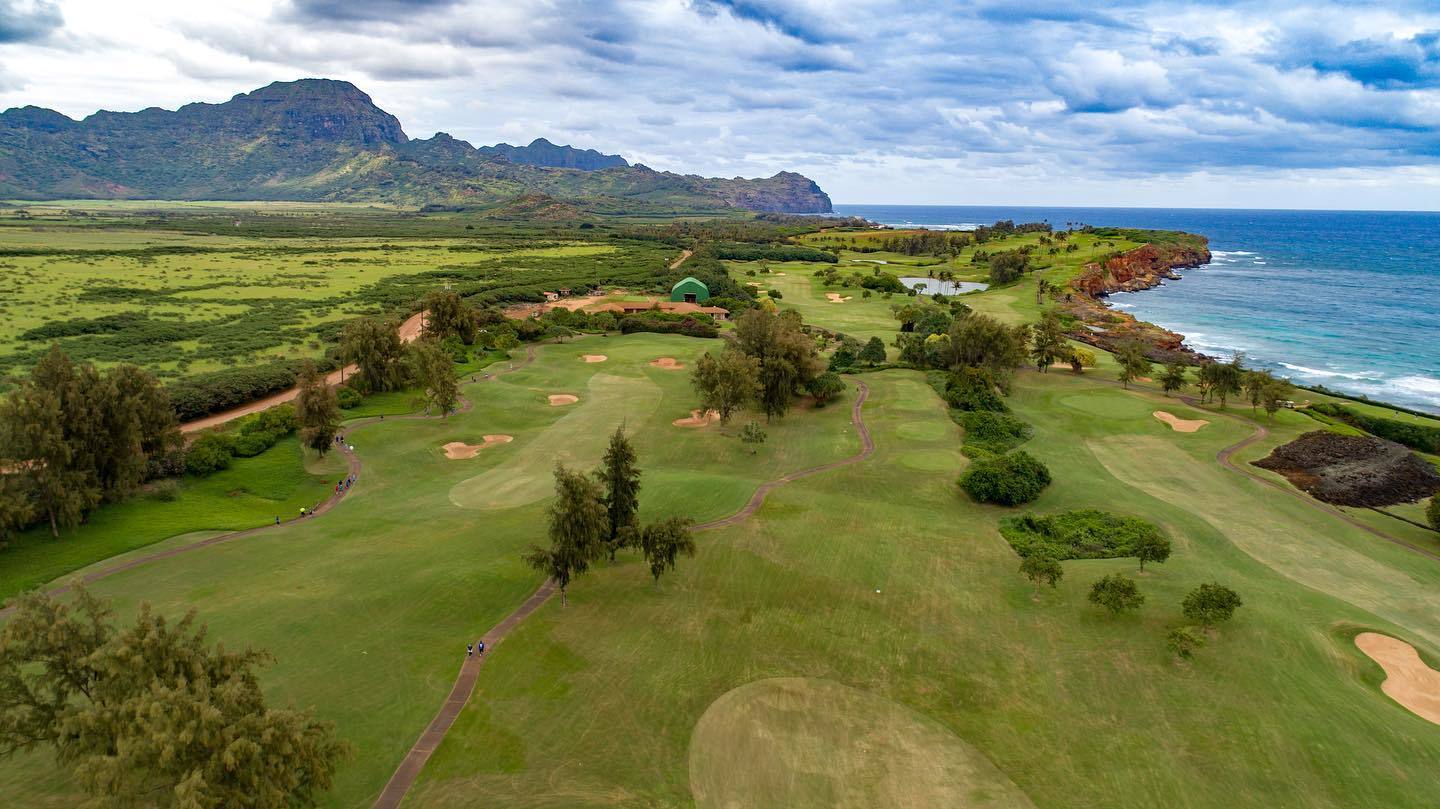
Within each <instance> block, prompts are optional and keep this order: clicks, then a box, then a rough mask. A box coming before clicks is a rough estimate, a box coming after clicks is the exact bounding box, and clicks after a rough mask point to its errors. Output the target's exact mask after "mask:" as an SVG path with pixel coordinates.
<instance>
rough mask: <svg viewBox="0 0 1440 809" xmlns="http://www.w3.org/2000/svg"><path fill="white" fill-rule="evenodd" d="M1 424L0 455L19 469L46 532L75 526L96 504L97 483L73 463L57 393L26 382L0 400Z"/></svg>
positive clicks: (97, 497)
mask: <svg viewBox="0 0 1440 809" xmlns="http://www.w3.org/2000/svg"><path fill="white" fill-rule="evenodd" d="M0 425H3V428H4V432H3V434H0V438H3V439H4V442H5V446H3V447H0V458H4V459H5V460H6V462H7V463H9V464H10V465H12V466H16V467H18V468H19V470H20V474H21V475H22V476H23V478H24V479H25V483H24V486H25V488H26V489H28V490H30V491H31V492H33V494H34V498H35V500H34V502H35V506H36V508H37V510H38V511H39V512H40V514H41V515H42V516H44V517H45V518H46V519H47V520H48V521H49V523H50V535H51V536H55V537H58V536H60V529H61V528H67V529H68V528H73V527H75V526H77V525H79V524H80V521H81V519H83V518H84V516H85V512H86V511H88V510H89V509H91V508H93V507H94V506H95V505H96V504H97V503H99V502H100V487H99V484H98V482H97V481H96V480H95V476H94V474H93V473H92V472H88V471H85V470H81V469H76V468H75V467H74V466H73V465H72V464H73V460H74V457H75V453H74V451H73V450H72V447H71V444H70V442H68V441H66V440H65V439H66V436H65V419H64V413H63V412H62V410H61V407H60V397H59V396H57V395H56V394H55V393H54V392H52V391H49V390H45V389H43V388H41V387H39V386H37V385H36V384H35V383H34V382H33V381H31V380H26V381H24V382H22V383H21V384H20V386H19V387H18V388H17V389H16V390H14V391H12V392H11V393H10V394H9V395H8V396H6V397H5V400H4V403H3V404H0Z"/></svg>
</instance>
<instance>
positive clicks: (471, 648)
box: [465, 643, 475, 657]
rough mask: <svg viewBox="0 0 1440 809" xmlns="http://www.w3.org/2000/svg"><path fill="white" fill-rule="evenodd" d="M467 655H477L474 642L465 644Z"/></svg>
mask: <svg viewBox="0 0 1440 809" xmlns="http://www.w3.org/2000/svg"><path fill="white" fill-rule="evenodd" d="M465 656H466V657H474V656H475V644H473V643H467V644H465Z"/></svg>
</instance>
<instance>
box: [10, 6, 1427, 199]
mask: <svg viewBox="0 0 1440 809" xmlns="http://www.w3.org/2000/svg"><path fill="white" fill-rule="evenodd" d="M305 76H326V77H330V78H341V79H348V80H350V81H352V82H354V83H355V84H357V85H359V86H360V87H361V88H362V89H364V90H366V91H367V92H369V93H370V95H371V96H372V97H373V98H374V99H375V101H376V102H377V103H378V104H380V106H382V107H384V108H385V109H387V110H389V111H390V112H393V113H395V114H396V115H397V116H399V118H400V120H401V121H402V123H403V124H404V126H405V129H406V132H407V133H409V134H410V135H411V136H412V137H427V136H429V135H431V134H432V133H434V132H436V131H446V132H449V133H451V134H452V135H454V136H456V137H458V138H462V139H465V140H469V141H471V142H472V143H475V144H477V145H478V144H482V143H494V142H498V141H502V140H503V141H509V142H512V143H515V142H528V141H529V140H530V139H532V138H534V137H538V136H544V137H548V138H550V139H551V140H553V141H555V142H559V143H565V142H569V143H573V144H575V145H579V146H586V147H594V148H597V149H600V150H602V151H606V152H619V153H621V154H624V155H625V156H626V157H627V158H630V159H631V160H634V161H639V162H643V163H645V164H647V165H650V166H652V167H654V168H658V169H667V170H673V171H683V172H692V173H699V174H707V175H721V176H736V175H743V176H756V175H765V174H770V173H773V172H774V171H777V170H779V169H793V170H796V171H801V172H804V173H805V174H807V175H809V176H811V177H813V178H815V179H816V180H817V181H819V182H820V184H821V185H822V187H824V188H825V189H826V190H827V191H829V192H830V194H831V196H832V197H834V199H835V200H836V201H837V202H886V203H907V202H909V203H935V204H942V203H956V204H965V203H974V204H1037V205H1044V204H1056V205H1090V204H1093V205H1162V206H1218V207H1320V208H1400V209H1425V210H1433V209H1436V208H1440V2H1433V1H1432V2H1408V1H1407V0H1394V1H1393V2H1385V3H1363V2H1360V3H1356V2H1346V3H1339V2H1320V1H1319V0H1286V1H1283V2H1282V1H1280V0H1256V1H1254V2H1210V3H1201V2H1190V3H1181V2H1143V1H1141V0H1135V1H1133V2H1123V1H1122V2H1113V3H1068V2H1054V1H1053V0H1050V1H1046V0H1011V2H990V0H985V1H983V2H973V3H960V2H957V3H934V4H927V3H920V2H889V0H874V1H871V0H850V1H849V2H843V3H842V2H820V0H634V1H633V2H630V1H627V0H590V1H589V2H580V1H579V0H545V1H544V2H525V1H524V0H512V1H511V2H489V1H488V0H487V2H478V1H477V0H370V1H369V2H365V1H364V0H271V1H270V2H267V1H266V0H258V1H257V0H251V1H250V2H237V1H235V0H206V2H203V3H196V2H194V1H193V0H189V1H188V2H136V1H135V0H131V1H130V2H124V3H117V2H114V0H104V1H102V0H0V106H5V107H8V106H16V105H22V104H39V105H42V106H49V107H53V108H55V109H59V110H61V111H62V112H65V113H67V114H69V115H72V116H76V117H82V116H84V115H87V114H89V113H91V112H94V111H95V110H97V109H100V108H105V109H115V110H135V109H141V108H143V107H147V106H160V107H166V108H174V107H176V106H178V105H180V104H183V103H185V102H188V101H193V100H202V101H221V100H224V99H226V98H228V97H230V96H231V95H234V94H235V93H237V92H243V91H246V90H250V89H253V88H255V87H258V86H261V85H264V84H267V83H269V82H271V81H275V80H284V79H295V78H301V77H305Z"/></svg>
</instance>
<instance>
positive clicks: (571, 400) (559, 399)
mask: <svg viewBox="0 0 1440 809" xmlns="http://www.w3.org/2000/svg"><path fill="white" fill-rule="evenodd" d="M578 401H580V397H579V396H571V395H570V394H568V393H552V394H550V406H551V407H560V406H562V405H572V404H575V403H576V402H578Z"/></svg>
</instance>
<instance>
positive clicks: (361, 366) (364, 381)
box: [340, 317, 405, 393]
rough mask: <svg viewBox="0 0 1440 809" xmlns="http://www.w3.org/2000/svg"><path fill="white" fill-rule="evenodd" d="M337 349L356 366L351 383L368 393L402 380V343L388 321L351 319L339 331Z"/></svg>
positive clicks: (394, 386)
mask: <svg viewBox="0 0 1440 809" xmlns="http://www.w3.org/2000/svg"><path fill="white" fill-rule="evenodd" d="M340 353H341V356H343V357H344V358H345V361H346V362H352V363H354V364H355V366H356V377H357V378H356V379H355V380H352V381H351V382H350V384H351V386H352V387H355V388H358V389H359V390H362V391H365V392H367V393H369V392H384V391H390V390H397V389H399V388H400V387H402V386H403V385H404V384H405V363H404V360H405V344H404V343H403V342H401V341H400V333H399V332H398V331H396V328H395V324H394V323H392V322H390V321H386V320H381V319H380V318H375V317H362V318H360V319H358V320H352V321H351V322H350V323H348V324H346V325H345V328H344V329H343V330H341V332H340Z"/></svg>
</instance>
